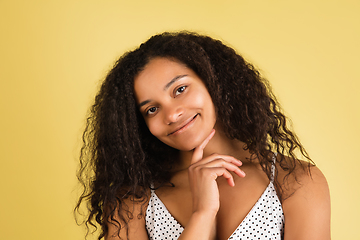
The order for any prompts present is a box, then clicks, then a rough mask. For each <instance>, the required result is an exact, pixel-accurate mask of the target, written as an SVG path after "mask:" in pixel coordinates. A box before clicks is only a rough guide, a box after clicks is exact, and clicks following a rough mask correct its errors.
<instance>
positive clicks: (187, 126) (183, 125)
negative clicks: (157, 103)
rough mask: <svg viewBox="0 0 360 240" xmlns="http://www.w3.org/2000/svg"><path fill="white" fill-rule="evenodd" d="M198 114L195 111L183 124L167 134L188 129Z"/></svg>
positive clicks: (178, 132)
mask: <svg viewBox="0 0 360 240" xmlns="http://www.w3.org/2000/svg"><path fill="white" fill-rule="evenodd" d="M198 115H199V114H198V113H197V114H196V115H195V116H193V117H191V118H188V119H187V120H186V121H185V122H184V123H183V124H181V125H180V127H178V128H176V129H175V131H173V132H171V133H169V134H168V136H170V135H176V134H180V133H182V132H183V131H185V130H186V129H188V128H189V127H191V126H192V124H193V123H194V122H195V120H196V118H197V117H198Z"/></svg>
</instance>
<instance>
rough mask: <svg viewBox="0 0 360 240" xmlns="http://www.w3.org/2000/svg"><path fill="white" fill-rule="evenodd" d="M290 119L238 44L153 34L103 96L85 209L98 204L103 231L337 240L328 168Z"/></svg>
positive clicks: (87, 143)
mask: <svg viewBox="0 0 360 240" xmlns="http://www.w3.org/2000/svg"><path fill="white" fill-rule="evenodd" d="M286 124H287V123H286V118H285V116H284V115H283V114H282V113H281V111H280V108H279V104H278V103H277V102H276V99H275V97H274V96H273V94H272V93H271V91H270V88H269V86H268V84H267V82H266V80H265V79H263V78H262V77H261V76H260V74H259V72H258V71H257V70H255V69H254V67H253V66H252V65H251V64H249V63H247V62H246V61H245V60H244V59H243V58H242V57H241V56H240V55H238V54H237V53H236V52H235V51H234V50H233V49H232V48H229V47H227V46H225V45H224V44H222V43H221V42H220V41H217V40H214V39H212V38H210V37H207V36H200V35H197V34H195V33H188V32H180V33H163V34H160V35H156V36H153V37H152V38H150V39H149V40H148V41H147V42H145V43H144V44H142V45H141V46H140V47H139V48H138V49H136V50H134V51H132V52H128V53H126V54H124V55H123V56H122V57H121V58H120V59H119V60H118V61H117V62H116V64H115V66H114V67H113V69H112V70H111V71H110V72H109V74H108V75H107V77H106V79H105V81H104V83H103V84H102V87H101V89H100V92H99V93H98V95H97V96H96V99H95V104H94V105H93V107H92V109H91V114H90V117H89V118H88V122H87V127H86V130H85V133H84V146H83V148H82V154H81V157H80V159H81V168H80V171H79V173H78V177H79V180H80V181H81V182H82V184H83V185H84V187H85V190H84V193H83V194H82V196H81V197H80V200H79V202H78V205H77V209H79V207H80V205H81V203H83V202H87V203H88V209H89V211H90V212H89V215H88V216H87V219H86V225H87V226H88V225H89V224H90V225H93V226H95V224H96V223H97V224H99V225H100V226H101V233H100V235H99V239H101V238H102V237H105V239H181V240H185V239H292V240H293V239H330V200H329V191H328V186H327V183H326V180H325V177H324V176H323V175H322V173H321V172H320V170H319V169H318V168H316V167H315V166H314V164H313V162H312V161H311V159H310V158H309V156H308V155H307V153H306V151H305V149H304V148H303V146H302V145H301V144H300V142H299V141H298V139H297V137H296V135H295V134H294V133H293V132H292V131H291V130H289V129H288V127H287V125H286ZM295 152H297V153H299V155H300V157H301V156H302V158H303V159H305V161H302V160H298V158H297V157H296V155H295ZM165 206H166V207H165Z"/></svg>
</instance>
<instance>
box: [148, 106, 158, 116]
mask: <svg viewBox="0 0 360 240" xmlns="http://www.w3.org/2000/svg"><path fill="white" fill-rule="evenodd" d="M156 110H157V107H151V108H149V109H148V110H146V115H152V114H154V113H155V112H156Z"/></svg>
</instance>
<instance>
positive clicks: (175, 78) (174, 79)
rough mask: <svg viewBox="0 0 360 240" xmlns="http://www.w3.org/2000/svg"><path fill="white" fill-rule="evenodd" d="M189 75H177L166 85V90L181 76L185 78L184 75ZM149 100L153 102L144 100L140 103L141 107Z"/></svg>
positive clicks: (185, 75)
mask: <svg viewBox="0 0 360 240" xmlns="http://www.w3.org/2000/svg"><path fill="white" fill-rule="evenodd" d="M187 76H188V75H187V74H184V75H179V76H176V77H174V78H173V79H171V80H170V82H168V83H167V84H166V85H165V87H164V91H166V90H167V89H168V88H169V87H170V86H171V85H173V84H174V83H175V82H176V81H178V80H180V79H181V78H184V77H187ZM149 102H151V100H145V101H143V102H141V103H140V104H139V108H141V107H142V106H144V105H146V104H148V103H149Z"/></svg>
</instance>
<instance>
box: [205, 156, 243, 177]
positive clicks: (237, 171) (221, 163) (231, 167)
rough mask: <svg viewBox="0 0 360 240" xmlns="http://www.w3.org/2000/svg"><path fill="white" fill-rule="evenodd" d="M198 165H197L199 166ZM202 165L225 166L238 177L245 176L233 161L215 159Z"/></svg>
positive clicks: (208, 166)
mask: <svg viewBox="0 0 360 240" xmlns="http://www.w3.org/2000/svg"><path fill="white" fill-rule="evenodd" d="M199 167H200V166H198V168H199ZM203 167H205V168H221V167H222V168H225V169H226V170H228V171H231V172H234V173H235V174H236V175H238V176H239V177H245V175H246V174H245V172H244V171H243V170H241V169H240V168H239V167H238V166H237V165H234V164H233V163H230V162H227V161H225V160H224V159H217V160H214V161H212V162H209V163H207V164H204V165H203Z"/></svg>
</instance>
